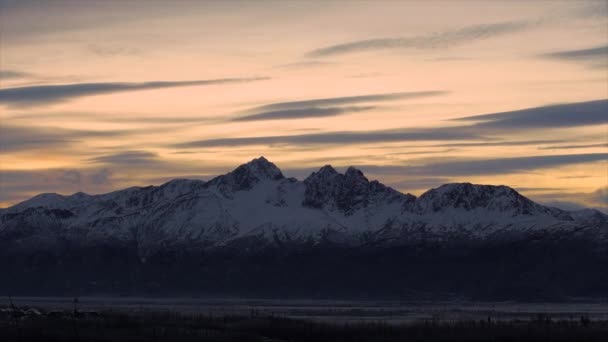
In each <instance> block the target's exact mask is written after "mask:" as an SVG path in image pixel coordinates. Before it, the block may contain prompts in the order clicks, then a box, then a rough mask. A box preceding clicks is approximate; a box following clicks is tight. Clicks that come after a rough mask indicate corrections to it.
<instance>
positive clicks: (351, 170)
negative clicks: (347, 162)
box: [344, 166, 367, 180]
mask: <svg viewBox="0 0 608 342" xmlns="http://www.w3.org/2000/svg"><path fill="white" fill-rule="evenodd" d="M344 176H346V178H348V179H351V178H356V179H357V178H360V179H363V178H365V179H366V180H367V178H366V177H365V175H364V174H363V171H361V170H359V169H357V168H355V167H353V166H349V167H348V169H346V172H345V173H344Z"/></svg>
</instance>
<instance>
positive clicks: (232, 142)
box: [171, 128, 484, 148]
mask: <svg viewBox="0 0 608 342" xmlns="http://www.w3.org/2000/svg"><path fill="white" fill-rule="evenodd" d="M481 139H484V137H483V136H481V135H479V134H477V133H475V132H472V131H468V130H459V129H451V128H435V129H433V128H427V129H424V128H422V129H407V130H378V131H364V132H348V131H347V132H329V133H314V134H299V135H274V136H260V137H243V138H218V139H207V140H198V141H190V142H185V143H179V144H175V145H172V146H171V147H173V148H201V147H219V146H226V147H227V146H247V145H300V146H301V145H336V144H365V143H377V142H395V141H423V140H481Z"/></svg>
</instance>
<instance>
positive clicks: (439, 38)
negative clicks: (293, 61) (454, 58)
mask: <svg viewBox="0 0 608 342" xmlns="http://www.w3.org/2000/svg"><path fill="white" fill-rule="evenodd" d="M535 25H536V23H533V22H527V21H512V22H501V23H491V24H482V25H475V26H469V27H464V28H460V29H456V30H451V31H444V32H439V33H434V34H429V35H423V36H414V37H406V38H378V39H368V40H359V41H354V42H349V43H344V44H337V45H332V46H328V47H324V48H321V49H317V50H313V51H311V52H309V53H308V54H307V56H308V57H329V56H337V55H344V54H350V53H355V52H365V51H376V50H388V49H436V48H447V47H451V46H456V45H461V44H465V43H469V42H473V41H477V40H482V39H488V38H492V37H495V36H500V35H505V34H509V33H514V32H519V31H523V30H526V29H529V28H531V27H534V26H535Z"/></svg>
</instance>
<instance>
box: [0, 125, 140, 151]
mask: <svg viewBox="0 0 608 342" xmlns="http://www.w3.org/2000/svg"><path fill="white" fill-rule="evenodd" d="M0 132H1V134H0V148H1V150H2V152H15V151H21V150H36V149H49V148H58V147H65V146H67V145H69V144H72V143H75V142H78V141H82V140H85V139H89V138H99V137H106V138H113V137H121V136H122V137H124V136H127V135H130V134H134V133H136V132H137V131H134V130H103V131H102V130H99V131H95V130H72V129H64V128H58V127H35V126H15V125H2V126H0Z"/></svg>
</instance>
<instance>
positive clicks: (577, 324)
mask: <svg viewBox="0 0 608 342" xmlns="http://www.w3.org/2000/svg"><path fill="white" fill-rule="evenodd" d="M607 337H608V321H606V320H592V319H589V318H588V317H587V316H581V317H570V318H568V319H561V318H560V319H554V318H552V317H550V316H549V315H546V314H537V315H535V316H532V317H530V318H529V319H527V320H509V321H500V320H498V321H496V320H493V319H492V318H491V317H488V318H486V319H480V320H459V321H441V320H435V319H431V320H423V321H418V322H408V323H401V324H387V323H380V322H376V323H370V322H360V323H347V324H345V323H335V322H334V323H329V322H325V323H322V322H313V321H310V320H298V319H290V318H284V317H273V316H267V315H259V314H258V313H257V312H256V311H255V310H252V311H251V312H250V314H249V315H243V316H216V315H213V314H178V313H174V312H165V313H160V312H131V313H126V312H117V311H114V312H112V311H105V312H91V311H89V312H87V311H42V310H37V309H27V308H5V309H3V310H2V311H0V341H267V342H269V341H294V342H297V341H317V342H323V341H332V342H335V341H606V338H607Z"/></svg>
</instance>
